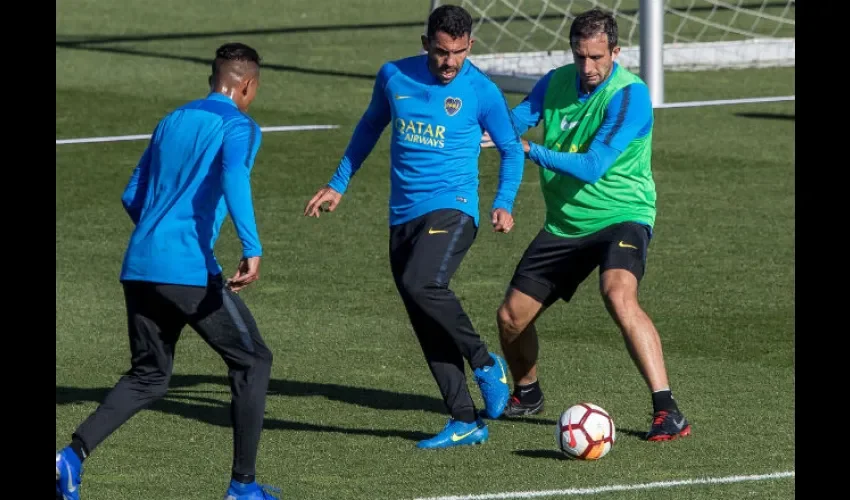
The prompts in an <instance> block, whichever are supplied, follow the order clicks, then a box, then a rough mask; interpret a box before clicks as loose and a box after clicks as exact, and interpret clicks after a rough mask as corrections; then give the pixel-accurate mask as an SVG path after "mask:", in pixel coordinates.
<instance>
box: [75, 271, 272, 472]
mask: <svg viewBox="0 0 850 500" xmlns="http://www.w3.org/2000/svg"><path fill="white" fill-rule="evenodd" d="M124 297H125V301H126V306H127V321H128V330H129V340H130V353H131V368H130V369H129V370H128V371H127V373H126V374H124V376H122V377H121V379H120V380H119V381H118V383H117V384H116V385H115V387H114V388H113V389H112V391H110V392H109V394H108V395H107V396H106V398H105V399H104V401H103V402H102V403H101V405H100V406H99V407H98V408H97V410H95V412H94V413H92V414H91V415H90V416H89V417H88V418H87V419H86V420H85V421H84V422H83V423H82V424H80V426H79V427H78V428H77V430H76V432H75V433H74V435H75V436H76V437H77V438H79V439H80V440H82V441H83V443H84V444H85V445H86V448H88V450H89V452H91V451H93V450H94V448H96V447H97V446H98V445H99V444H100V443H101V442H102V441H103V440H104V439H106V438H107V437H108V436H109V435H110V434H112V433H113V432H114V431H115V430H116V429H117V428H118V427H119V426H121V425H122V424H123V423H124V422H126V421H127V420H129V419H130V417H132V416H133V415H135V414H136V413H138V412H139V410H141V409H143V408H145V407H147V406H148V405H150V404H151V403H153V402H154V401H156V400H158V399H160V398H161V397H162V396H164V395H165V393H166V391H167V390H168V382H169V380H170V378H171V371H172V367H173V364H174V348H175V345H176V344H177V339H178V338H179V336H180V332H181V330H182V329H183V328H184V326H186V325H187V324H188V325H189V326H191V327H192V328H193V329H194V330H195V331H196V332H198V334H199V335H200V336H201V337H202V338H203V339H204V340H205V341H206V343H207V344H209V346H210V347H212V348H213V349H214V350H215V351H216V352H217V353H218V354H219V355H220V356H221V358H222V359H223V360H224V362H225V363H226V364H227V368H228V376H229V380H230V390H231V393H232V402H231V409H230V416H231V419H232V424H233V472H234V473H236V474H246V475H253V474H255V469H256V460H257V446H258V444H259V440H260V433H261V431H262V428H263V416H264V412H265V402H266V390H267V389H268V384H269V377H270V375H271V365H272V353H271V351H269V349H268V348H267V347H266V345H265V344H264V343H263V339H262V337H261V336H260V332H259V330H258V329H257V325H256V323H255V322H254V318H253V316H252V315H251V312H250V311H249V310H248V307H247V306H246V305H245V303H244V302H243V301H242V299H240V298H239V296H237V295H236V294H234V293H233V292H231V291H230V290H228V289H227V288H226V287H225V286H224V283H223V281H222V279H221V276H220V275H219V276H215V277H211V278H210V282H209V284H208V286H207V287H206V288H204V287H194V286H181V285H166V284H157V283H147V282H133V281H128V282H125V283H124Z"/></svg>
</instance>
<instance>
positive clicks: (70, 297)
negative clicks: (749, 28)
mask: <svg viewBox="0 0 850 500" xmlns="http://www.w3.org/2000/svg"><path fill="white" fill-rule="evenodd" d="M223 4H224V3H223ZM396 4H397V2H392V1H389V0H386V1H383V2H381V1H366V0H360V1H350V2H342V3H340V4H339V6H335V7H328V5H329V4H328V5H325V4H322V5H320V3H319V2H315V1H290V2H287V4H286V5H285V6H282V5H280V3H279V2H272V1H271V0H257V1H254V2H250V3H248V4H245V7H244V8H240V7H238V5H242V4H231V3H226V4H225V5H227V7H222V8H213V7H210V6H209V2H200V1H199V0H187V1H185V2H182V3H181V4H180V5H181V7H180V8H179V9H178V8H177V7H174V6H172V4H171V3H169V2H165V1H163V0H156V1H149V2H145V3H140V4H133V5H132V6H122V7H121V8H118V7H116V6H113V5H112V3H110V2H106V1H104V0H91V1H88V2H76V3H75V4H73V5H72V4H68V3H64V2H60V3H59V4H57V41H79V40H84V39H90V38H94V37H116V36H117V37H120V36H136V37H137V38H139V37H140V35H146V34H160V35H163V34H178V35H173V36H171V38H168V39H162V38H163V37H159V38H160V39H157V40H134V41H109V42H104V43H89V44H88V45H85V46H82V47H86V48H81V46H75V47H68V46H63V47H59V46H57V49H56V71H57V78H56V136H57V138H71V137H86V136H99V135H123V134H139V133H146V132H149V131H150V130H152V128H153V127H154V125H155V124H156V121H157V120H158V119H159V118H160V116H161V115H162V114H163V113H164V112H166V111H168V110H170V109H172V108H173V107H174V106H177V105H179V104H181V103H182V102H184V101H185V100H188V99H192V98H195V97H198V96H202V95H203V94H204V93H205V92H206V88H205V86H206V79H207V65H206V63H205V62H204V61H205V59H206V58H208V57H209V54H210V53H211V52H212V50H214V48H215V47H216V46H217V45H218V44H220V43H222V42H225V41H228V40H241V41H245V42H246V43H250V44H253V45H256V46H257V47H258V48H259V49H260V51H261V53H262V55H263V56H264V58H265V61H266V63H267V64H268V65H269V67H268V68H267V69H266V70H265V71H264V72H263V76H262V78H263V81H262V87H261V89H260V95H259V97H258V98H257V101H256V103H255V106H254V108H253V109H252V114H253V115H254V116H255V117H256V119H257V121H258V122H259V123H260V125H262V126H273V125H291V124H336V125H340V128H339V129H336V130H330V131H306V132H290V133H267V134H265V135H264V137H263V146H262V149H261V151H260V154H259V157H258V159H257V165H256V169H255V173H254V177H253V185H254V188H255V199H256V207H257V212H258V213H257V216H258V223H259V227H260V231H261V237H262V239H263V243H264V246H265V249H266V256H265V258H264V260H263V265H262V272H261V280H260V281H259V282H258V283H256V285H254V286H253V287H251V288H249V289H248V290H246V291H245V292H244V293H243V296H244V298H245V300H246V301H247V303H248V304H249V306H250V307H251V308H252V310H253V312H254V314H255V316H256V318H257V321H258V323H259V325H260V327H261V329H262V332H263V335H264V336H265V338H266V341H267V343H268V345H269V346H270V348H271V349H272V350H273V352H274V354H275V363H274V367H273V373H272V379H273V380H272V382H271V388H270V391H269V397H268V402H267V412H266V428H265V431H264V434H263V439H262V442H261V448H260V457H259V464H258V473H259V478H260V480H262V481H267V482H271V483H272V484H275V485H277V486H280V487H281V488H282V489H283V492H284V498H287V499H292V498H297V499H305V500H309V499H341V498H345V499H352V500H360V499H386V500H402V499H412V498H416V497H426V496H443V495H453V494H458V495H459V494H476V493H479V494H480V493H498V492H505V491H517V490H528V491H531V490H549V489H565V488H593V487H601V486H606V485H617V484H641V483H650V482H655V481H669V480H689V479H695V478H706V477H726V476H737V475H749V474H767V473H772V472H782V471H789V470H794V451H795V445H794V435H795V430H794V406H795V395H794V333H795V331H794V319H795V316H794V300H795V299H794V251H795V249H794V233H795V222H794V214H795V201H794V195H795V192H794V179H795V169H794V149H795V147H794V124H795V120H794V116H795V110H794V103H789V102H785V103H773V104H748V105H736V106H716V107H704V108H684V109H658V110H656V111H655V116H656V127H655V135H654V137H655V145H654V148H653V153H654V155H653V169H654V173H655V180H656V183H657V186H658V196H659V200H658V219H657V226H656V229H655V235H656V237H655V239H653V241H652V244H651V246H650V253H649V260H648V269H647V275H646V277H645V279H644V281H643V283H642V287H641V299H642V303H643V305H644V307H645V309H646V310H647V312H648V313H649V314H650V316H651V317H652V318H653V319H654V320H655V322H656V325H657V327H658V329H659V331H660V333H661V335H662V339H663V342H664V348H665V353H666V360H667V366H668V370H669V374H670V378H671V381H672V386H673V389H674V392H675V395H676V397H677V399H678V401H679V403H680V405H681V407H682V409H683V410H684V411H685V412H686V415H687V416H688V418H689V419H690V420H691V421H692V423H693V428H694V435H693V436H692V437H691V438H689V439H686V440H681V441H677V442H672V443H661V444H658V443H646V442H644V441H642V440H641V437H642V435H643V434H644V433H645V432H646V430H647V428H648V425H649V412H650V410H651V408H650V400H649V395H648V394H647V391H646V388H645V387H644V385H643V382H642V381H641V379H640V377H639V375H638V373H637V370H636V369H635V368H634V366H633V364H632V362H631V360H630V359H629V357H628V355H627V353H626V351H625V349H624V347H623V342H622V340H621V338H620V336H619V333H618V332H617V330H616V328H615V327H614V324H613V323H612V322H611V320H610V318H609V317H608V316H607V314H606V312H605V310H604V307H603V305H602V301H601V299H600V297H599V294H598V292H597V284H596V282H595V279H596V276H595V275H594V276H593V277H592V279H590V280H588V281H587V282H586V283H585V284H584V285H583V286H582V287H581V288H580V289H579V291H578V294H577V296H576V297H575V299H574V300H573V302H572V303H570V304H569V305H567V304H559V305H556V306H554V307H553V308H552V309H551V310H550V311H548V312H547V313H546V315H545V316H543V317H542V318H541V319H540V321H539V331H540V336H541V349H542V350H541V359H540V374H541V375H540V376H541V383H542V385H543V388H544V390H545V391H546V396H547V406H548V410H547V412H546V413H545V414H543V415H541V416H540V417H536V418H531V419H528V420H526V421H520V422H508V421H498V422H494V423H492V424H491V440H490V442H488V443H487V444H486V445H484V446H481V447H475V448H467V449H456V450H443V451H435V452H420V451H418V450H416V449H415V448H414V444H415V442H416V440H418V439H421V438H423V437H426V436H427V435H428V434H430V433H433V432H436V431H438V430H439V429H440V428H441V427H442V425H443V424H444V422H445V415H444V413H443V411H442V408H441V402H440V400H439V395H438V392H437V389H436V385H435V384H434V382H433V379H432V378H431V376H430V374H429V372H428V369H427V367H426V365H425V363H424V361H423V359H422V355H421V353H420V350H419V347H418V345H417V344H416V342H415V339H414V337H413V336H412V333H411V330H410V327H409V324H408V322H407V318H406V316H405V314H404V309H403V306H402V304H401V302H400V300H399V299H398V296H397V294H396V292H395V289H394V287H393V284H392V280H391V275H390V271H389V263H388V258H387V228H386V202H387V194H388V182H389V181H388V172H387V161H386V158H387V154H388V142H387V138H386V137H383V138H382V139H381V141H380V142H379V143H378V146H377V147H376V149H375V151H374V152H373V153H372V155H371V156H370V158H369V159H368V160H367V161H366V163H365V165H364V167H363V169H362V170H361V171H360V172H359V173H358V175H357V177H356V178H355V179H354V180H353V181H352V184H351V187H350V191H349V193H348V194H347V195H346V196H345V197H344V199H343V202H342V204H341V205H340V206H339V209H338V211H337V212H335V213H334V214H331V215H329V216H323V217H322V218H320V219H318V220H316V219H307V218H305V217H303V216H301V211H302V210H303V207H304V204H305V202H306V201H307V200H308V199H309V197H310V196H312V194H313V193H314V192H315V190H316V189H317V188H318V187H319V186H321V185H323V183H325V182H326V181H327V180H328V178H329V177H330V175H331V174H332V172H333V169H334V168H335V166H336V164H337V162H338V160H339V156H340V155H341V154H342V152H343V150H344V148H345V146H346V144H347V141H348V139H349V137H350V134H351V132H352V128H353V126H354V124H356V122H357V120H358V119H359V117H360V113H361V112H362V111H363V109H364V108H365V106H366V104H367V102H368V99H369V95H370V93H371V86H372V81H373V80H372V75H373V74H374V72H375V71H376V70H377V68H378V67H379V66H380V64H381V63H382V62H383V61H384V60H386V59H390V58H396V57H403V56H406V55H409V54H413V53H415V52H416V51H417V50H418V48H419V42H418V36H419V34H420V33H421V31H422V25H421V23H420V21H421V20H423V19H424V15H425V13H426V11H427V2H425V3H422V5H420V6H419V7H420V8H419V9H418V10H416V9H402V10H400V9H398V8H392V7H393V6H396ZM164 13H167V15H164ZM358 25H359V26H361V27H359V28H358V27H357V26H358ZM363 25H375V26H372V27H369V26H367V27H363ZM328 26H330V27H331V28H330V29H325V28H323V27H328ZM341 26H342V27H341ZM301 28H308V29H301ZM251 30H261V31H262V30H265V31H263V32H262V33H259V34H251V33H247V32H248V31H251ZM236 31H243V32H244V33H239V34H235V33H234V34H224V35H215V33H221V32H236ZM186 32H189V33H209V34H211V35H210V36H204V37H194V38H191V37H188V38H187V37H182V38H181V37H180V36H179V34H180V33H186ZM104 48H105V49H109V50H112V52H107V51H104V50H103V49H104ZM116 51H120V52H116ZM665 91H666V96H665V97H666V99H667V100H668V101H670V102H674V101H685V100H704V99H727V98H736V97H761V96H772V95H791V94H793V93H794V69H793V68H783V69H765V70H741V71H718V72H701V73H673V74H668V75H666V89H665ZM521 97H522V96H521V95H517V94H511V95H509V100H510V101H511V102H512V103H516V102H518V101H519V99H520V98H521ZM538 133H539V131H538V130H532V131H529V133H528V136H529V137H530V138H534V137H536V136H537V135H538ZM144 145H145V144H144V141H137V142H119V143H108V144H81V145H63V146H57V147H56V349H57V351H56V387H57V390H56V446H57V447H59V446H62V445H64V444H65V443H66V441H67V439H68V437H69V435H70V433H71V432H72V431H73V430H74V428H75V426H76V425H77V424H78V423H79V422H80V421H81V420H82V419H84V418H85V417H86V416H87V414H88V413H89V412H90V411H92V410H93V409H94V408H95V406H96V404H97V402H98V401H100V399H101V398H102V397H103V396H104V394H105V391H106V390H108V389H109V388H110V387H111V386H112V384H114V383H115V381H116V380H117V378H118V377H119V376H120V374H121V373H122V372H123V370H125V369H126V367H127V363H128V352H127V341H126V327H125V318H124V309H123V301H122V298H121V288H120V285H119V283H118V281H117V276H118V272H119V269H120V265H121V258H122V254H123V250H124V245H125V243H126V241H127V237H128V235H129V232H130V230H131V223H130V221H129V219H128V217H127V216H126V215H125V214H124V212H123V210H122V208H121V204H120V196H121V191H122V189H123V187H124V184H125V183H126V180H127V178H128V176H129V174H130V171H131V170H132V168H133V166H134V165H135V162H136V160H137V159H138V156H139V155H140V154H141V152H142V150H143V149H144ZM481 165H482V168H481V172H482V173H481V181H482V207H485V208H486V207H487V206H488V204H489V203H490V201H491V200H492V196H493V193H494V188H495V183H496V179H497V166H498V154H497V153H496V152H495V151H492V150H487V151H484V152H483V154H482V161H481ZM542 215H543V204H542V199H541V197H540V194H539V185H538V181H537V172H536V167H534V166H533V165H532V164H531V163H530V162H527V164H526V172H525V177H524V183H523V186H522V188H521V190H520V194H519V198H518V200H517V203H516V210H515V216H516V227H515V229H514V231H512V232H511V233H510V234H509V235H501V234H498V235H497V234H494V233H492V232H491V231H489V230H488V229H487V228H486V227H484V228H482V231H481V232H480V233H479V237H478V241H477V242H476V243H475V245H473V247H472V250H471V251H470V252H469V254H468V256H467V258H466V260H465V261H464V263H463V265H462V266H461V268H460V270H459V271H458V273H457V275H456V277H455V280H454V281H453V283H452V286H453V288H454V290H455V291H456V293H457V294H458V295H459V296H460V297H461V299H462V301H463V305H464V307H465V308H466V310H467V312H468V313H469V315H470V316H471V318H472V321H473V323H474V324H475V326H476V327H477V328H478V329H479V331H480V333H481V335H482V336H483V337H484V339H485V340H486V341H487V342H488V343H489V344H490V345H492V346H493V348H497V346H498V340H497V334H496V330H495V323H494V317H495V310H496V307H497V306H498V303H499V300H500V296H501V294H502V292H503V291H504V288H505V286H506V284H507V281H508V280H509V278H510V274H511V272H512V270H513V267H514V266H515V264H516V261H517V259H518V258H519V256H520V255H521V253H522V251H523V250H524V249H525V246H526V245H527V243H528V242H529V241H530V240H531V238H532V237H533V236H534V234H535V233H536V232H537V230H538V229H539V227H540V222H541V218H542ZM217 252H218V256H219V258H220V260H221V261H222V262H223V263H224V265H225V267H226V272H228V273H230V272H232V271H233V269H234V266H235V264H236V261H237V259H238V256H239V254H238V252H239V247H238V244H237V242H236V238H235V235H234V231H233V230H232V226H231V225H230V223H229V222H228V223H227V224H226V225H225V228H224V230H223V233H222V236H221V239H220V242H219V246H218V248H217ZM471 388H472V389H473V390H472V393H473V394H474V395H475V396H476V401H480V398H479V397H478V396H477V391H476V390H475V387H474V385H471ZM228 399H229V393H228V389H227V380H226V373H225V367H224V365H223V363H222V362H221V361H220V360H219V359H218V358H217V356H216V355H215V354H214V353H213V352H212V351H211V350H209V349H208V348H206V346H205V345H204V344H203V342H202V341H201V340H200V339H199V338H198V336H197V335H196V334H195V333H194V332H192V331H191V330H187V331H186V332H185V333H184V336H183V338H182V339H181V341H180V344H179V345H178V348H177V359H176V363H175V374H174V377H173V379H172V390H171V391H170V392H169V394H168V395H167V396H166V397H165V398H164V399H163V400H161V401H160V402H158V403H156V404H154V405H153V406H152V407H151V408H150V409H149V410H146V411H143V412H141V413H139V414H138V415H137V416H136V417H134V418H133V419H132V420H131V421H129V422H128V423H127V424H126V425H125V426H124V427H122V428H121V429H120V430H119V431H117V432H116V433H115V434H114V435H113V436H112V437H110V438H109V440H107V441H106V442H105V443H104V444H103V445H102V446H101V447H100V448H98V449H97V450H96V452H95V454H93V455H92V457H91V459H90V461H88V462H87V470H86V474H85V480H84V484H83V489H82V491H83V495H84V496H83V498H86V499H91V500H97V499H109V500H121V499H138V498H157V499H163V500H165V499H180V500H196V499H197V500H201V499H209V498H219V497H220V495H221V494H223V492H224V488H225V486H226V482H227V478H228V474H229V468H230V460H231V430H230V428H229V423H228V406H227V405H228ZM578 400H589V401H592V402H595V403H597V404H600V405H601V406H602V407H604V408H605V409H607V410H609V411H610V412H611V414H612V415H613V417H614V420H615V423H616V425H617V429H618V441H617V443H616V445H615V447H614V449H613V451H612V452H611V453H610V455H608V456H606V457H605V458H604V459H602V460H600V461H598V462H571V461H567V460H565V459H562V458H561V457H560V456H559V455H558V454H557V453H556V451H555V442H554V438H553V426H554V422H555V419H556V418H557V415H558V412H559V410H561V409H565V408H566V407H567V406H569V405H570V404H572V403H574V402H576V401H578ZM598 496H600V497H603V496H604V497H605V498H608V497H615V498H618V499H643V498H653V499H657V498H682V497H687V498H698V499H703V498H704V499H710V498H743V497H746V498H782V499H785V498H794V496H795V487H794V479H793V478H786V479H776V480H770V481H759V482H744V483H735V484H703V485H691V486H679V487H676V488H672V489H660V490H644V491H641V490H637V491H620V492H610V493H605V494H600V495H598Z"/></svg>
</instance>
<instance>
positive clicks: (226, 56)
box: [212, 42, 261, 75]
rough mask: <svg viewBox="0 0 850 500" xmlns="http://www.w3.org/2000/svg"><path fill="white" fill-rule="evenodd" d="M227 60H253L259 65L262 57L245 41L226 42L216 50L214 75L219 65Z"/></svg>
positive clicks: (213, 63)
mask: <svg viewBox="0 0 850 500" xmlns="http://www.w3.org/2000/svg"><path fill="white" fill-rule="evenodd" d="M225 61H242V62H253V63H254V64H256V65H257V66H259V65H260V61H261V58H260V54H258V53H257V51H256V50H254V49H253V48H252V47H249V46H247V45H245V44H244V43H238V42H233V43H225V44H224V45H222V46H221V47H219V48H218V49H216V51H215V58H214V59H213V62H212V73H213V75H215V74H216V72H217V71H218V68H219V66H221V64H222V63H224V62H225Z"/></svg>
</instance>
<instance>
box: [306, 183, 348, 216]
mask: <svg viewBox="0 0 850 500" xmlns="http://www.w3.org/2000/svg"><path fill="white" fill-rule="evenodd" d="M341 199H342V195H341V194H339V192H337V191H335V190H333V189H331V188H330V187H327V186H325V187H323V188H322V189H320V190H319V191H318V192H317V193H316V196H313V198H312V199H311V200H310V201H308V202H307V206H306V207H305V208H304V215H306V216H307V217H318V216H319V212H333V211H334V210H336V206H337V205H339V201H340V200H341ZM325 203H327V206H325Z"/></svg>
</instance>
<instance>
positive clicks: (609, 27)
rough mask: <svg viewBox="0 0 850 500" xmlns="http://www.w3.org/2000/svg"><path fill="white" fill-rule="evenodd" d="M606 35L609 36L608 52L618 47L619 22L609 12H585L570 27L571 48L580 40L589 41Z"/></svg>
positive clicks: (594, 10) (595, 10) (596, 10)
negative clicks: (600, 35)
mask: <svg viewBox="0 0 850 500" xmlns="http://www.w3.org/2000/svg"><path fill="white" fill-rule="evenodd" d="M601 33H604V34H606V35H608V50H609V51H613V50H614V47H616V46H617V42H618V40H617V20H616V19H615V18H614V16H613V15H611V14H610V13H608V12H604V11H602V10H600V9H599V8H594V9H591V10H588V11H587V12H583V13H581V14H579V15H578V16H576V18H575V19H573V24H572V25H571V26H570V47H574V46H575V45H576V43H578V41H579V40H587V39H590V38H593V37H595V36H596V35H599V34H601Z"/></svg>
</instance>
